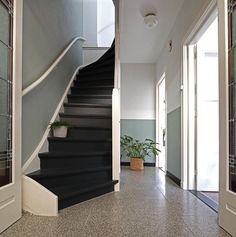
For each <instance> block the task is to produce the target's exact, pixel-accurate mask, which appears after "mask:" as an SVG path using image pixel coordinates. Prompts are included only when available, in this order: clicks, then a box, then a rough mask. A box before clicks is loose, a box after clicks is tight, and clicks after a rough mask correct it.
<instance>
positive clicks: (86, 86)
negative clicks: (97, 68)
mask: <svg viewBox="0 0 236 237" xmlns="http://www.w3.org/2000/svg"><path fill="white" fill-rule="evenodd" d="M75 82H76V80H75ZM78 82H79V81H78ZM74 87H75V88H76V87H77V88H81V89H87V88H88V89H96V88H98V89H107V88H108V89H110V88H112V89H113V88H114V85H83V84H82V85H79V86H77V85H75V86H74Z"/></svg>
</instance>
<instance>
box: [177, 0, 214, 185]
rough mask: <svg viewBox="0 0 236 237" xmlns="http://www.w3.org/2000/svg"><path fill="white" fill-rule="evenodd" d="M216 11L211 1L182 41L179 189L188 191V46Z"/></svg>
mask: <svg viewBox="0 0 236 237" xmlns="http://www.w3.org/2000/svg"><path fill="white" fill-rule="evenodd" d="M215 9H217V0H212V1H211V2H210V3H209V5H208V6H206V7H205V9H204V12H203V13H202V14H201V16H200V17H198V18H197V19H198V20H197V21H195V22H194V25H192V27H191V28H190V30H189V31H188V33H187V34H186V36H185V37H184V40H183V44H182V45H183V58H182V82H181V92H182V93H181V187H182V188H183V189H188V188H189V187H188V186H189V180H188V179H189V177H188V176H189V175H188V152H189V150H188V45H189V44H190V43H191V42H192V41H193V40H194V38H196V37H197V33H198V32H199V30H200V29H201V28H202V27H203V25H204V24H205V23H206V22H207V20H208V18H209V17H210V16H211V15H212V13H214V10H215Z"/></svg>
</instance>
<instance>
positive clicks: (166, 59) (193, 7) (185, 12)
mask: <svg viewBox="0 0 236 237" xmlns="http://www.w3.org/2000/svg"><path fill="white" fill-rule="evenodd" d="M209 2H210V0H198V1H196V0H185V2H184V4H183V7H182V9H181V11H180V13H179V15H178V17H177V19H176V21H175V25H174V27H173V29H172V31H171V33H170V34H169V37H168V41H167V42H166V44H165V47H164V48H163V49H162V52H161V55H160V57H159V58H158V61H157V64H156V75H157V80H159V79H160V78H161V75H162V74H163V72H165V73H166V87H167V112H168V113H169V112H171V111H173V110H175V109H176V108H178V107H180V105H181V93H180V86H181V70H182V66H181V59H182V54H183V48H182V47H183V46H182V44H183V40H184V37H185V36H186V35H187V33H188V32H190V30H191V28H192V27H193V26H194V22H196V21H197V20H198V19H199V17H200V16H201V15H202V13H203V12H204V9H206V6H207V5H208V4H209ZM169 40H172V43H173V50H172V52H169V51H168V47H167V45H168V43H169Z"/></svg>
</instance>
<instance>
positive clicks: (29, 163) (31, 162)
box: [22, 65, 86, 174]
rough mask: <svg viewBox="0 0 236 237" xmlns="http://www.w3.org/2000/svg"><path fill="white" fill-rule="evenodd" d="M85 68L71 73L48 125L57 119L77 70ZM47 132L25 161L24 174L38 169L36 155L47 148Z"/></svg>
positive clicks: (47, 130)
mask: <svg viewBox="0 0 236 237" xmlns="http://www.w3.org/2000/svg"><path fill="white" fill-rule="evenodd" d="M85 66H86V65H81V66H79V67H77V68H76V70H75V72H74V73H73V75H72V77H71V79H70V82H69V84H68V86H67V88H66V90H65V92H64V94H63V96H62V98H61V100H60V102H59V104H58V106H57V108H56V110H55V113H54V114H53V116H52V118H51V120H50V122H49V124H50V123H52V122H54V121H55V120H56V118H57V116H58V113H59V112H60V109H61V107H62V106H63V103H64V101H65V98H66V96H67V94H68V91H69V90H70V88H71V84H72V83H73V81H74V79H75V77H76V75H77V73H78V72H79V70H80V69H81V68H83V67H85ZM49 132H50V128H49V126H48V127H47V129H46V131H45V132H44V134H43V137H42V139H41V141H40V143H39V144H38V146H37V147H36V149H35V150H34V152H33V153H32V154H31V156H30V158H29V159H28V160H27V162H26V163H25V164H24V166H23V169H22V170H23V173H24V174H26V173H29V172H32V171H34V170H36V169H38V168H39V167H37V166H38V164H39V162H38V161H37V158H38V154H39V153H40V151H41V149H42V148H43V147H45V148H47V146H45V142H47V138H48V135H49ZM35 162H36V165H34V164H35ZM31 167H32V168H31Z"/></svg>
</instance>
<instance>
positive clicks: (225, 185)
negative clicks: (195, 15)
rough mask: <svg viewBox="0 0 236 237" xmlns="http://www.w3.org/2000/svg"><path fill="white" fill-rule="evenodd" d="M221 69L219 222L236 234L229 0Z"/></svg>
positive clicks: (223, 11) (223, 8)
mask: <svg viewBox="0 0 236 237" xmlns="http://www.w3.org/2000/svg"><path fill="white" fill-rule="evenodd" d="M218 7H219V31H220V32H221V34H220V35H219V56H220V58H221V60H220V65H219V70H220V73H219V74H220V82H219V83H220V84H219V86H220V163H219V166H220V177H221V178H220V208H219V224H220V226H222V227H223V228H224V229H226V230H227V231H229V232H230V234H231V235H233V236H236V227H235V218H236V208H235V206H234V207H233V206H231V203H234V201H235V200H236V193H233V192H231V191H230V190H229V124H228V120H229V116H228V112H229V98H228V62H229V61H228V1H227V0H218Z"/></svg>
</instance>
